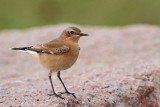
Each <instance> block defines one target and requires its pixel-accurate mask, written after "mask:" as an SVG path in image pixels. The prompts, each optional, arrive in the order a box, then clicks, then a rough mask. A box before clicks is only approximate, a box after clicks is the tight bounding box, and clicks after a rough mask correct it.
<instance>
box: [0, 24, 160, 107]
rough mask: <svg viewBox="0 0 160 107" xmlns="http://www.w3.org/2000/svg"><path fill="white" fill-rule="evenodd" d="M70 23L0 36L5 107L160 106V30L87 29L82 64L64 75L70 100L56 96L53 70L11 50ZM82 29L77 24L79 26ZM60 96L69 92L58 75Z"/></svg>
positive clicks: (0, 97)
mask: <svg viewBox="0 0 160 107" xmlns="http://www.w3.org/2000/svg"><path fill="white" fill-rule="evenodd" d="M68 26H71V25H69V24H64V25H56V26H47V27H41V28H32V29H27V30H14V31H7V30H6V31H1V32H0V38H1V39H0V45H1V48H0V107H8V106H17V107H18V106H25V107H27V106H28V107H31V106H32V107H33V106H38V107H64V106H68V107H113V106H114V107H126V106H127V107H128V106H130V107H131V106H133V107H135V106H138V107H158V106H160V27H158V26H149V25H133V26H126V27H114V28H107V27H89V26H82V27H81V29H82V31H83V32H85V33H88V34H89V35H90V36H88V37H83V38H81V40H80V42H79V45H80V47H81V52H80V56H79V59H78V61H77V62H76V64H75V65H74V66H73V67H72V68H70V69H68V70H67V71H63V72H61V76H62V79H63V80H64V82H65V85H66V86H67V88H68V90H70V91H71V92H75V93H76V96H77V99H75V98H74V97H72V96H71V95H62V96H63V97H64V98H65V100H62V99H59V98H56V97H54V96H47V94H48V93H50V92H51V86H50V83H49V80H48V72H49V71H48V70H47V69H45V68H43V67H42V66H41V65H40V64H38V63H37V61H36V60H35V59H34V58H32V57H31V56H30V55H28V54H26V53H21V52H16V51H11V50H8V48H10V47H22V46H30V45H35V44H40V43H43V42H47V41H49V40H51V39H53V38H55V37H57V36H58V35H60V32H61V31H62V30H63V29H65V28H66V27H68ZM76 26H77V25H76ZM52 79H53V84H54V86H55V90H56V92H59V91H64V89H63V87H62V85H61V84H60V81H59V80H58V78H57V77H56V74H54V75H53V76H52Z"/></svg>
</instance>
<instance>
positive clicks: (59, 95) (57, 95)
mask: <svg viewBox="0 0 160 107" xmlns="http://www.w3.org/2000/svg"><path fill="white" fill-rule="evenodd" d="M53 95H54V96H56V97H58V98H61V99H63V100H64V98H63V97H61V94H56V93H54V94H48V96H53Z"/></svg>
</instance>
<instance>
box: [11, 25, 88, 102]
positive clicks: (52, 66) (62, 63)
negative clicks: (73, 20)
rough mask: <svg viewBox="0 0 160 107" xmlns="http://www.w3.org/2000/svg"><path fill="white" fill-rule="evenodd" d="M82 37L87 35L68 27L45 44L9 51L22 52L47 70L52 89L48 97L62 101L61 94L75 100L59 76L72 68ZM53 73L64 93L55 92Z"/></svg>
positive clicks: (75, 28)
mask: <svg viewBox="0 0 160 107" xmlns="http://www.w3.org/2000/svg"><path fill="white" fill-rule="evenodd" d="M82 36H88V34H86V33H82V32H81V30H80V29H79V28H77V27H68V28H66V29H65V30H64V31H63V32H62V33H61V35H60V36H59V37H58V38H55V39H53V40H51V41H49V42H47V43H43V44H38V45H34V46H29V47H20V48H11V50H17V51H23V52H27V53H29V54H31V55H32V56H33V57H35V58H36V59H37V61H38V62H40V63H41V64H42V65H43V66H44V67H45V68H47V69H48V70H49V73H48V78H49V81H50V84H51V88H52V93H51V94H48V95H49V96H55V97H58V98H61V99H64V98H63V97H62V94H69V95H73V97H74V98H76V95H75V93H72V92H69V91H68V89H67V88H66V86H65V84H64V82H63V81H62V79H61V76H60V74H61V71H62V70H63V71H64V70H66V69H68V68H70V67H72V65H73V64H74V63H75V62H76V60H77V58H78V56H79V52H80V47H79V45H78V41H79V39H80V38H81V37H82ZM53 72H57V77H58V79H59V80H60V82H61V84H62V86H63V88H64V90H65V91H64V92H59V93H56V92H55V89H54V86H53V82H52V73H53Z"/></svg>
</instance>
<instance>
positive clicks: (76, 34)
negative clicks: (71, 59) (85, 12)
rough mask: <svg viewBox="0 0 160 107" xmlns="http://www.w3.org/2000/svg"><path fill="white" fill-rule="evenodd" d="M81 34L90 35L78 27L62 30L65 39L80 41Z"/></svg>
mask: <svg viewBox="0 0 160 107" xmlns="http://www.w3.org/2000/svg"><path fill="white" fill-rule="evenodd" d="M81 36H88V34H85V33H82V32H81V30H80V29H78V28H76V27H68V28H67V29H65V30H64V31H63V32H62V34H61V36H60V37H61V38H62V39H63V40H67V41H73V42H78V40H79V38H80V37H81Z"/></svg>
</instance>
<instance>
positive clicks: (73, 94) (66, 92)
mask: <svg viewBox="0 0 160 107" xmlns="http://www.w3.org/2000/svg"><path fill="white" fill-rule="evenodd" d="M58 93H60V94H68V95H70V94H71V95H72V96H73V97H74V98H77V97H76V96H75V93H71V92H69V91H65V92H58Z"/></svg>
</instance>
